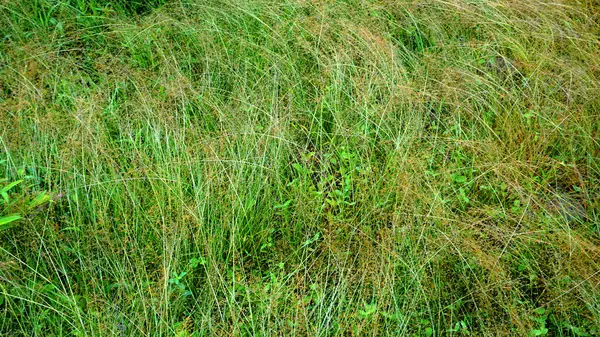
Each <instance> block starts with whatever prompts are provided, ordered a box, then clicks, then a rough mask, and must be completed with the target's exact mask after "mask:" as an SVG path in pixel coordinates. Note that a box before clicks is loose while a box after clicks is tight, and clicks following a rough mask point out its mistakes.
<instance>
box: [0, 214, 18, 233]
mask: <svg viewBox="0 0 600 337" xmlns="http://www.w3.org/2000/svg"><path fill="white" fill-rule="evenodd" d="M19 219H21V216H20V215H18V214H12V215H7V216H2V217H0V230H5V229H9V228H11V227H13V226H14V225H10V223H11V222H14V221H17V220H19Z"/></svg>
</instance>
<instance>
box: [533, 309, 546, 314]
mask: <svg viewBox="0 0 600 337" xmlns="http://www.w3.org/2000/svg"><path fill="white" fill-rule="evenodd" d="M534 312H535V313H536V314H538V315H543V314H545V313H546V308H544V307H539V308H537V309H535V310H534Z"/></svg>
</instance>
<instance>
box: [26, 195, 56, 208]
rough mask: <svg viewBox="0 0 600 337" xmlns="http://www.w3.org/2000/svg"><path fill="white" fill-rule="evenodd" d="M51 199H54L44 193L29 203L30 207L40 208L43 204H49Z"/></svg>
mask: <svg viewBox="0 0 600 337" xmlns="http://www.w3.org/2000/svg"><path fill="white" fill-rule="evenodd" d="M51 199H52V197H50V196H49V195H48V194H46V192H42V193H40V194H38V195H37V196H36V197H35V198H34V199H33V200H31V201H30V202H29V207H37V206H40V205H42V204H45V203H47V202H48V201H50V200H51Z"/></svg>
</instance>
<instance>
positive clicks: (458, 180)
mask: <svg viewBox="0 0 600 337" xmlns="http://www.w3.org/2000/svg"><path fill="white" fill-rule="evenodd" d="M450 178H451V179H452V181H454V182H455V183H458V184H464V183H466V182H467V177H465V176H463V175H461V174H453V175H451V176H450Z"/></svg>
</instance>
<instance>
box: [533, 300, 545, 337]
mask: <svg viewBox="0 0 600 337" xmlns="http://www.w3.org/2000/svg"><path fill="white" fill-rule="evenodd" d="M534 313H535V316H530V318H531V319H532V320H534V321H535V322H537V323H538V326H537V328H534V329H532V330H531V331H530V332H529V335H530V336H546V335H547V334H548V328H547V327H546V320H547V319H548V312H547V310H546V309H545V308H543V307H539V308H537V309H535V310H534Z"/></svg>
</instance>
